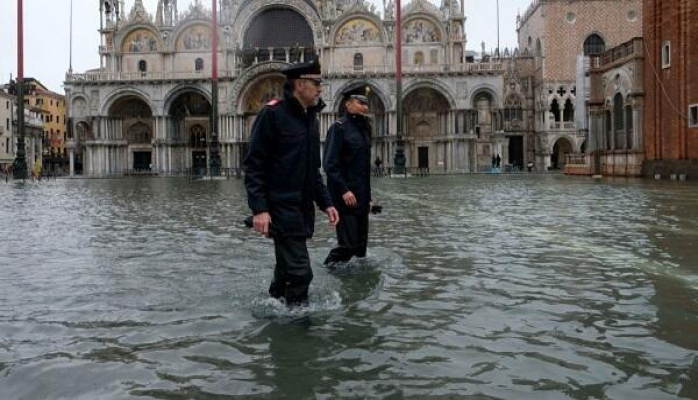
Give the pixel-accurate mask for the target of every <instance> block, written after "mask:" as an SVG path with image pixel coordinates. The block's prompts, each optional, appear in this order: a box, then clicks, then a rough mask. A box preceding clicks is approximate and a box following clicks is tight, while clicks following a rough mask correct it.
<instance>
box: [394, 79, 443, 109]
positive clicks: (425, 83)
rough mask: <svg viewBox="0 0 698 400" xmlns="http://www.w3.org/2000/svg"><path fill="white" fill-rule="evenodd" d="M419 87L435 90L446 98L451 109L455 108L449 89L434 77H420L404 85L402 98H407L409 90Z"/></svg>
mask: <svg viewBox="0 0 698 400" xmlns="http://www.w3.org/2000/svg"><path fill="white" fill-rule="evenodd" d="M420 88H431V89H434V90H436V91H437V92H439V93H440V94H442V95H443V96H444V97H445V98H446V100H447V101H448V104H449V107H450V108H451V109H455V108H456V97H455V96H454V95H453V92H452V91H451V89H450V88H449V87H448V86H447V85H446V84H444V83H443V82H440V81H437V80H435V79H420V80H418V81H415V82H411V83H410V84H408V85H406V86H405V88H404V89H403V91H402V98H403V100H404V99H405V98H407V96H408V95H409V94H410V93H411V92H413V91H414V90H417V89H420Z"/></svg>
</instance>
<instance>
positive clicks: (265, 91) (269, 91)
mask: <svg viewBox="0 0 698 400" xmlns="http://www.w3.org/2000/svg"><path fill="white" fill-rule="evenodd" d="M285 81H286V77H285V76H284V75H283V74H281V73H280V72H268V73H265V74H260V75H257V76H256V77H255V78H254V79H252V80H250V81H249V82H248V83H247V85H245V87H244V88H243V90H242V92H241V93H240V97H239V98H238V101H237V113H238V114H239V115H242V114H257V113H258V112H259V111H260V110H261V109H262V107H264V105H265V104H266V103H267V102H269V101H270V100H272V99H280V98H283V85H284V83H285Z"/></svg>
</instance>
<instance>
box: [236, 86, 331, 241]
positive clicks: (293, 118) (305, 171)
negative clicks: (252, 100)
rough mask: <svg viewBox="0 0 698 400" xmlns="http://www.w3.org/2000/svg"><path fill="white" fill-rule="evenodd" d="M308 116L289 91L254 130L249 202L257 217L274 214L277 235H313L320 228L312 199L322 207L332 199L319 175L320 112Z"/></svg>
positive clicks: (265, 110) (317, 108)
mask: <svg viewBox="0 0 698 400" xmlns="http://www.w3.org/2000/svg"><path fill="white" fill-rule="evenodd" d="M323 107H324V103H322V101H320V103H319V104H318V106H315V107H313V108H309V109H308V110H307V112H306V111H305V110H304V109H303V107H302V106H301V104H300V103H299V102H298V100H297V99H296V98H295V97H293V95H292V94H291V93H290V92H288V91H286V92H285V93H284V100H283V101H272V102H270V103H269V104H268V105H267V106H266V107H264V108H263V109H262V111H261V112H260V114H259V115H258V116H257V119H256V120H255V122H254V125H253V126H252V133H251V137H250V143H249V150H248V153H247V158H246V159H245V162H244V166H245V187H246V188H247V202H248V204H249V206H250V208H251V209H252V212H253V213H254V214H255V215H256V214H258V213H260V212H263V211H268V212H269V213H270V214H271V220H272V225H273V226H274V230H275V231H276V233H275V235H276V236H300V237H308V238H309V237H312V235H313V231H314V225H315V209H314V207H313V201H315V202H316V203H317V205H318V206H319V207H320V209H322V210H325V209H326V208H327V207H330V206H332V200H331V198H330V196H329V193H328V192H327V188H326V187H325V185H324V184H323V181H322V175H320V127H319V123H318V120H317V114H318V113H319V112H320V110H322V108H323Z"/></svg>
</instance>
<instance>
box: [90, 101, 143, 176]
mask: <svg viewBox="0 0 698 400" xmlns="http://www.w3.org/2000/svg"><path fill="white" fill-rule="evenodd" d="M109 117H110V118H112V119H116V120H120V123H121V127H122V131H121V132H120V134H121V138H122V139H124V140H125V141H126V142H127V143H128V149H127V151H128V161H127V166H126V169H127V170H131V171H137V172H143V171H150V170H151V168H152V162H153V156H152V154H153V147H152V140H153V132H154V131H155V123H154V120H153V111H152V110H151V108H150V106H149V105H148V104H147V103H146V102H145V101H143V100H142V99H141V98H140V97H136V96H126V97H123V98H121V99H119V100H117V101H116V102H114V104H112V106H111V107H110V108H109ZM92 172H93V173H94V171H92Z"/></svg>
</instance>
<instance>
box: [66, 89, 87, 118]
mask: <svg viewBox="0 0 698 400" xmlns="http://www.w3.org/2000/svg"><path fill="white" fill-rule="evenodd" d="M89 104H90V100H89V99H88V98H87V96H85V95H84V94H75V95H73V96H72V97H71V99H70V114H71V116H72V118H81V117H86V116H87V115H88V114H89Z"/></svg>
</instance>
